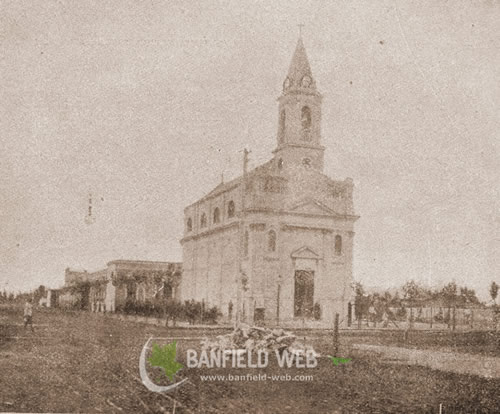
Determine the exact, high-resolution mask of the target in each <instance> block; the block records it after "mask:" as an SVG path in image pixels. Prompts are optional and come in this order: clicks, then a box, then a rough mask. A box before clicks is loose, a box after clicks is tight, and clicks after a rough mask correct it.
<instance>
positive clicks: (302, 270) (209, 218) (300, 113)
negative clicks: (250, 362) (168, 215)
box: [180, 39, 358, 326]
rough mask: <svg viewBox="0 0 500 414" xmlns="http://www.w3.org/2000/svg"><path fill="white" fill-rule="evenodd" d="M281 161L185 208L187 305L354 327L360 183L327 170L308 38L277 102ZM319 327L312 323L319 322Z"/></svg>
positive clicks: (250, 318) (267, 319) (254, 318)
mask: <svg viewBox="0 0 500 414" xmlns="http://www.w3.org/2000/svg"><path fill="white" fill-rule="evenodd" d="M278 101H279V110H278V132H277V137H276V149H275V150H274V151H273V156H272V158H271V159H270V160H269V161H268V162H266V163H265V164H263V165H260V166H258V167H257V168H255V169H253V170H251V171H247V153H246V152H245V160H244V167H243V174H242V175H241V176H240V177H238V178H236V179H234V180H232V181H229V182H227V183H222V184H219V185H218V186H217V187H216V188H214V189H213V190H212V191H210V192H209V193H208V194H207V195H206V196H204V197H203V198H201V199H200V200H198V201H196V202H195V203H193V204H191V205H190V206H188V207H186V208H185V210H184V223H185V232H184V237H183V239H182V240H181V243H182V246H183V275H182V281H181V287H180V295H181V299H182V300H186V299H195V300H198V301H204V302H205V303H206V304H207V305H210V306H214V305H215V306H218V307H219V308H220V309H221V311H222V312H223V314H224V315H225V317H226V319H228V320H234V319H235V318H237V319H239V320H241V321H244V322H248V323H266V324H279V325H296V324H299V323H308V324H311V322H312V321H316V322H313V323H312V324H316V325H317V326H332V323H333V319H334V315H335V314H336V313H338V314H339V315H340V320H341V321H343V323H344V324H345V323H347V311H348V303H349V301H351V300H352V290H351V283H352V258H353V238H354V222H355V221H356V220H357V218H358V217H357V216H356V215H355V213H354V208H353V181H352V180H351V179H350V178H347V179H345V180H334V179H331V178H329V177H328V176H326V175H325V174H324V173H323V167H324V165H323V164H324V151H325V147H323V146H322V143H321V101H322V96H321V94H320V93H319V91H318V89H317V87H316V81H315V79H314V77H313V75H312V72H311V69H310V65H309V62H308V58H307V55H306V51H305V48H304V45H303V42H302V39H299V41H298V43H297V47H296V49H295V53H294V55H293V58H292V62H291V65H290V68H289V71H288V75H287V76H286V78H285V80H284V82H283V90H282V94H281V96H280V97H279V99H278ZM310 321H311V322H310Z"/></svg>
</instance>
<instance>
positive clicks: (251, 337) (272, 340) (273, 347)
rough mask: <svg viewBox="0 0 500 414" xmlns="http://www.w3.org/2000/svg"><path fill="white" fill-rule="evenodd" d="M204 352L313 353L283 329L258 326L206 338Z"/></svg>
mask: <svg viewBox="0 0 500 414" xmlns="http://www.w3.org/2000/svg"><path fill="white" fill-rule="evenodd" d="M201 346H202V349H203V350H204V351H207V352H211V351H215V352H217V351H224V350H234V349H246V350H247V351H251V352H254V351H255V352H257V351H264V350H265V351H279V352H283V351H284V350H285V349H286V350H288V351H289V352H292V353H302V352H306V351H311V352H313V353H314V354H315V355H318V354H316V352H314V349H313V348H312V347H311V346H306V345H303V344H301V343H299V342H297V341H296V337H295V335H294V334H293V333H291V332H287V331H285V330H283V329H281V328H276V329H266V328H261V327H257V326H248V325H242V326H240V327H237V328H235V329H234V330H233V332H231V333H228V334H226V335H218V336H216V337H215V338H213V339H209V338H204V339H203V340H202V341H201Z"/></svg>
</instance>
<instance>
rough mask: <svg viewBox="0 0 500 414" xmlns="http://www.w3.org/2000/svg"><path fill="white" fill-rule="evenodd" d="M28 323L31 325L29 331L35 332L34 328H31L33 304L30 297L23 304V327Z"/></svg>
mask: <svg viewBox="0 0 500 414" xmlns="http://www.w3.org/2000/svg"><path fill="white" fill-rule="evenodd" d="M28 324H29V325H30V326H31V331H32V332H35V328H33V305H32V303H31V298H29V299H27V300H26V303H25V304H24V329H25V330H26V327H27V326H28Z"/></svg>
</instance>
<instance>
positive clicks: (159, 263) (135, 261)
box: [107, 259, 182, 266]
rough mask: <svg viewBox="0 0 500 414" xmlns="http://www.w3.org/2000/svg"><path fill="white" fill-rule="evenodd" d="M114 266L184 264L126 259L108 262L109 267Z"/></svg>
mask: <svg viewBox="0 0 500 414" xmlns="http://www.w3.org/2000/svg"><path fill="white" fill-rule="evenodd" d="M112 264H123V265H142V264H144V265H180V264H182V262H160V261H153V260H125V259H118V260H112V261H111V262H108V263H107V265H108V266H109V265H112Z"/></svg>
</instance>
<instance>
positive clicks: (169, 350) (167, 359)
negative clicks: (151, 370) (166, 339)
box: [148, 341, 183, 381]
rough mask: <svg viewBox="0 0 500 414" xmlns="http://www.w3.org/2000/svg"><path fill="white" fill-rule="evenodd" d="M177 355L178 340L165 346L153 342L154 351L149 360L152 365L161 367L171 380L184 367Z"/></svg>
mask: <svg viewBox="0 0 500 414" xmlns="http://www.w3.org/2000/svg"><path fill="white" fill-rule="evenodd" d="M176 355H177V342H176V341H174V342H172V343H171V344H167V345H165V346H163V347H161V346H160V345H158V344H156V343H153V352H152V354H151V357H150V358H148V362H149V364H150V365H151V366H152V367H160V368H162V369H163V371H164V372H165V375H166V376H167V377H168V379H169V380H170V381H173V380H174V375H175V374H177V372H178V371H179V370H180V369H181V368H182V367H183V366H182V364H179V363H178V362H177V361H176V360H175V357H176Z"/></svg>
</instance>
